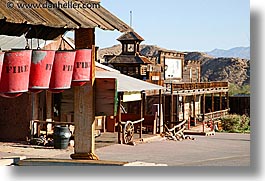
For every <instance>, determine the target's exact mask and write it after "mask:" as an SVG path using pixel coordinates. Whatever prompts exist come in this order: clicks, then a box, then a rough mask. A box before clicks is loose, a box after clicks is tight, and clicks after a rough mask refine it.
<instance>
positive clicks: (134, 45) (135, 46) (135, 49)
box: [117, 31, 144, 55]
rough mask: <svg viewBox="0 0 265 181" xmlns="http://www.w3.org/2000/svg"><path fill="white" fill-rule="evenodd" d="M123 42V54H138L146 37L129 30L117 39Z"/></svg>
mask: <svg viewBox="0 0 265 181" xmlns="http://www.w3.org/2000/svg"><path fill="white" fill-rule="evenodd" d="M117 40H118V41H119V42H121V44H122V53H121V54H122V55H136V54H139V52H140V43H141V42H142V41H144V39H143V38H142V37H141V36H140V35H138V34H137V33H136V32H134V31H130V32H127V33H125V34H123V35H122V36H120V37H119V38H118V39H117Z"/></svg>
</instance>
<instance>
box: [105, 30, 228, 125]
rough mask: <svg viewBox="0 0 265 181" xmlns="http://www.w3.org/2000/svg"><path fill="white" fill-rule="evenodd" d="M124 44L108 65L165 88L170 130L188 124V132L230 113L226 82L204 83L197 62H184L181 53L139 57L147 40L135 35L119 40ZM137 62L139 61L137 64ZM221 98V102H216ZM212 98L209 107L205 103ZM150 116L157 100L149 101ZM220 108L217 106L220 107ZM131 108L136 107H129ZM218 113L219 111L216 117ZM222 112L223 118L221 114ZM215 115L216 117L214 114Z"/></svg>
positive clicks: (169, 52)
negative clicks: (208, 97) (198, 125)
mask: <svg viewBox="0 0 265 181" xmlns="http://www.w3.org/2000/svg"><path fill="white" fill-rule="evenodd" d="M117 40H118V41H120V42H121V44H122V53H121V54H120V55H117V56H115V55H107V56H105V62H106V64H108V65H111V66H113V67H114V68H115V69H117V70H119V71H120V72H121V73H123V74H126V75H129V76H133V77H135V78H138V79H141V80H145V81H147V82H150V83H154V84H157V85H162V86H164V87H165V88H166V91H165V92H164V102H163V111H164V118H163V120H164V123H165V124H167V125H168V127H172V126H174V124H178V122H181V121H184V120H186V121H187V128H188V129H190V128H191V126H196V125H197V123H201V124H203V123H202V122H203V121H208V120H209V119H210V117H211V120H213V119H218V117H220V116H221V115H224V114H227V113H228V109H229V100H228V83H227V82H201V64H200V62H199V61H196V60H188V61H185V60H184V57H185V53H183V52H178V51H165V50H161V51H159V54H158V56H156V57H144V56H141V55H140V50H139V44H140V43H141V42H142V41H143V40H144V39H143V38H142V37H141V36H139V35H138V34H137V33H136V32H134V31H132V32H127V33H125V34H123V35H122V36H121V37H119V38H118V39H117ZM137 60H138V61H137ZM215 95H218V96H219V98H220V99H221V100H223V99H224V100H225V101H226V102H225V106H222V105H223V104H224V103H223V102H222V101H221V102H219V103H217V102H216V101H214V97H215ZM205 96H210V97H211V99H210V100H211V101H210V105H211V106H210V107H208V106H207V105H208V104H206V101H205ZM146 101H147V108H146V109H147V112H149V113H150V112H151V109H152V105H153V104H155V103H157V102H158V99H157V97H155V96H153V97H148V98H147V100H146ZM217 104H218V105H217ZM129 107H133V108H135V107H137V104H135V105H129ZM216 107H218V109H216ZM216 111H219V112H217V113H216ZM220 111H221V113H222V114H219V113H220ZM215 113H216V114H215Z"/></svg>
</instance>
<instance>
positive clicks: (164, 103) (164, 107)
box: [162, 94, 167, 132]
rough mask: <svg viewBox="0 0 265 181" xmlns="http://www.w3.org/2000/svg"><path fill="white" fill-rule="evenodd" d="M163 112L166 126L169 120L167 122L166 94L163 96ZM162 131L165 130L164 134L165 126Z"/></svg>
mask: <svg viewBox="0 0 265 181" xmlns="http://www.w3.org/2000/svg"><path fill="white" fill-rule="evenodd" d="M163 110H164V112H163V120H164V124H166V123H167V120H166V94H164V95H163ZM162 129H163V131H162V132H164V126H163V128H162Z"/></svg>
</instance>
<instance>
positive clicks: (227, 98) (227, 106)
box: [226, 92, 229, 109]
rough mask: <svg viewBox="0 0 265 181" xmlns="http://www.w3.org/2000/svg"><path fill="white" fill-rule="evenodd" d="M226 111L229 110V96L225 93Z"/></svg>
mask: <svg viewBox="0 0 265 181" xmlns="http://www.w3.org/2000/svg"><path fill="white" fill-rule="evenodd" d="M226 109H229V94H228V92H226Z"/></svg>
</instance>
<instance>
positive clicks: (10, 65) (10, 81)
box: [0, 50, 32, 97]
mask: <svg viewBox="0 0 265 181" xmlns="http://www.w3.org/2000/svg"><path fill="white" fill-rule="evenodd" d="M31 53H32V50H12V51H9V52H5V56H4V61H3V68H2V74H1V81H0V94H1V95H2V96H4V97H17V96H19V95H21V94H22V93H23V92H27V91H28V86H29V73H30V62H31Z"/></svg>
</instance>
